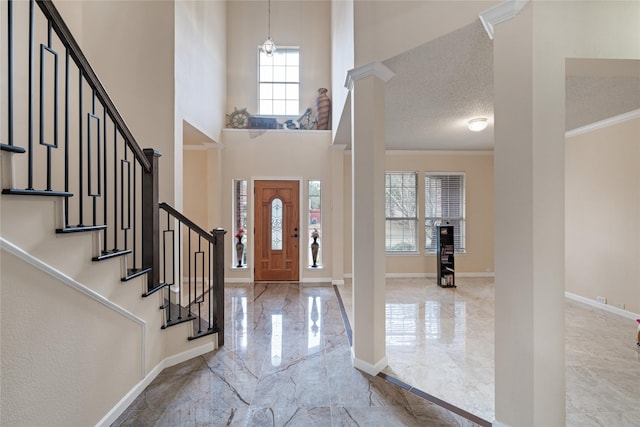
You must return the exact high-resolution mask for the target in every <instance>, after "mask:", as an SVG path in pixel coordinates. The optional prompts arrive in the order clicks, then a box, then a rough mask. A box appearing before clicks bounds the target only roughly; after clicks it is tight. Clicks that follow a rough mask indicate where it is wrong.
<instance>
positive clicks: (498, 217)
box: [483, 1, 566, 427]
mask: <svg viewBox="0 0 640 427" xmlns="http://www.w3.org/2000/svg"><path fill="white" fill-rule="evenodd" d="M518 5H520V7H522V6H524V8H523V9H522V10H521V11H520V12H519V13H518V10H519V9H518V10H516V9H514V7H516V6H518ZM535 7H536V5H535V4H534V2H530V3H529V4H526V2H522V1H518V2H516V1H509V2H505V3H504V4H501V5H498V6H497V7H496V8H493V9H492V11H493V13H492V14H487V16H490V19H486V20H483V22H484V21H491V20H493V22H494V24H492V25H489V26H487V25H486V23H485V27H486V28H488V29H491V32H490V34H491V35H492V36H493V39H494V40H493V46H494V93H495V95H494V100H495V101H494V102H495V104H494V112H495V136H494V139H495V145H494V174H495V207H494V212H495V225H494V227H495V402H496V414H495V420H496V421H495V422H494V425H496V426H514V427H515V426H532V427H533V426H558V425H565V394H566V392H565V350H564V348H565V343H564V329H565V320H564V256H565V255H564V114H563V112H562V113H560V112H558V111H556V112H555V113H553V114H551V115H549V113H550V111H549V109H548V105H549V102H548V101H549V100H550V97H549V93H551V92H557V94H558V97H559V98H560V100H558V101H557V102H555V101H554V102H552V103H551V105H553V104H557V105H562V108H564V96H565V95H564V94H565V91H564V86H563V84H564V78H565V77H564V59H563V60H562V61H560V62H559V65H560V68H559V69H558V70H556V72H557V76H556V77H555V81H552V80H553V79H551V80H549V79H547V78H546V77H547V76H545V74H546V73H548V72H549V71H552V68H554V67H555V65H554V67H551V68H548V64H546V65H545V62H546V60H547V59H548V58H545V57H544V56H545V54H542V55H539V53H538V52H537V49H539V48H537V47H536V44H537V42H536V39H537V35H536V31H534V15H535V13H534V8H535ZM516 14H517V16H515V15H516ZM559 16H562V15H559ZM510 18H513V19H510ZM498 22H502V23H501V24H500V25H499V26H498V27H495V23H498ZM494 30H495V35H493V31H494ZM542 45H544V46H547V47H548V44H546V43H545V44H543V43H540V46H542ZM545 66H546V67H547V68H548V70H544V71H542V69H543V68H545ZM558 82H559V83H560V86H559V87H558V86H557V83H558Z"/></svg>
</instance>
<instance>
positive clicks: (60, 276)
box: [0, 195, 217, 425]
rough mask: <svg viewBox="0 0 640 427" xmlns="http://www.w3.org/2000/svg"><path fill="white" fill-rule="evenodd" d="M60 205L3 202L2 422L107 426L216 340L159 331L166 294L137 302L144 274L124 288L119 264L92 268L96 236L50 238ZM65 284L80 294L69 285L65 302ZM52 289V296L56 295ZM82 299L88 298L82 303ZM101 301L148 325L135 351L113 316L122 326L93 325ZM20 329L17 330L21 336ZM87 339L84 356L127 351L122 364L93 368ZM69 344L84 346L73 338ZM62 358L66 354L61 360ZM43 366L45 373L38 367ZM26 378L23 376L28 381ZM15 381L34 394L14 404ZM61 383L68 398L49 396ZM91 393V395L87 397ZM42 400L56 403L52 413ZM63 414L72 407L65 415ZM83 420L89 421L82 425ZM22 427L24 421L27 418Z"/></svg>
mask: <svg viewBox="0 0 640 427" xmlns="http://www.w3.org/2000/svg"><path fill="white" fill-rule="evenodd" d="M61 206H62V200H61V199H59V198H55V197H36V196H11V195H3V196H2V197H0V216H1V218H2V221H1V222H0V236H1V239H2V242H3V249H2V253H1V257H0V263H1V264H2V265H1V267H2V268H1V270H2V279H1V281H0V287H1V291H2V322H1V323H0V325H1V328H2V330H1V331H0V333H1V335H2V337H3V341H2V364H3V369H2V372H3V387H2V393H3V396H2V399H0V400H1V401H2V419H3V422H4V421H5V420H12V419H16V420H17V419H19V418H21V417H26V418H24V419H29V420H34V422H33V423H31V422H30V423H28V424H30V425H44V424H47V422H49V421H51V417H50V416H47V412H49V413H52V412H51V411H57V412H56V414H60V415H59V416H60V417H62V418H60V420H61V422H60V423H57V422H56V423H53V424H65V425H88V424H96V423H97V422H98V423H104V425H108V424H110V422H112V421H114V420H115V419H116V418H117V417H118V416H119V415H120V414H121V413H122V412H123V411H124V410H125V409H126V408H127V406H128V405H129V404H130V403H131V402H132V401H133V400H134V399H135V397H137V395H138V394H139V393H141V392H142V391H143V390H144V387H145V386H146V385H148V384H149V383H150V382H151V381H152V380H153V378H155V376H157V374H158V373H159V372H161V371H162V369H164V368H165V367H168V366H171V365H172V364H175V363H179V362H181V361H183V360H187V359H188V358H192V357H195V356H197V355H199V354H203V353H205V352H208V351H211V350H213V349H214V348H215V344H214V343H215V342H216V341H215V340H216V338H217V337H216V335H212V336H211V337H206V338H203V339H200V340H195V341H189V340H187V337H189V336H191V335H192V333H193V326H192V323H191V322H186V323H183V324H180V325H176V326H173V327H171V328H168V329H161V326H162V324H163V312H162V310H160V306H161V305H162V298H163V296H162V292H157V293H155V294H153V295H151V296H149V297H147V298H143V297H142V296H141V295H142V293H143V291H144V290H145V288H146V276H144V275H143V276H141V277H138V278H135V279H133V280H131V281H129V282H122V281H121V277H122V271H123V266H124V264H123V261H122V259H123V258H122V257H118V258H114V259H109V260H105V261H100V262H95V261H91V258H92V256H93V254H94V252H93V251H95V250H96V241H97V240H99V239H98V238H97V236H98V235H99V233H100V232H88V233H72V234H68V235H66V234H56V233H55V232H54V231H53V230H55V228H56V218H57V217H58V216H59V215H60V208H61ZM14 240H16V241H17V242H16V241H14ZM9 246H11V247H15V248H17V249H16V250H17V253H20V256H21V257H22V258H19V260H22V261H19V260H16V259H14V258H15V255H13V254H10V253H8V252H7V249H6V248H7V247H9ZM23 258H24V259H23ZM25 259H26V260H31V262H29V261H25ZM43 274H44V276H43ZM23 282H24V283H23ZM69 283H75V284H79V286H78V287H73V286H71V288H72V289H74V291H73V292H72V295H74V296H73V297H69V295H68V289H67V288H69V286H63V285H64V284H67V285H68V284H69ZM52 289H56V290H57V291H56V292H52ZM61 289H64V290H61ZM78 289H82V290H83V291H78ZM87 295H91V297H89V298H87ZM92 297H96V298H97V300H96V298H93V299H91V298H92ZM78 299H80V301H84V302H79V301H78ZM103 300H104V301H106V302H107V304H109V305H113V306H117V307H120V308H121V309H122V310H124V312H126V313H130V314H131V316H133V317H134V318H136V319H142V321H143V322H144V326H141V325H138V326H137V327H138V328H143V329H144V331H145V332H144V333H141V332H140V333H139V335H138V336H137V338H136V339H135V340H134V341H135V342H136V344H135V350H134V349H132V345H133V344H132V343H131V342H130V341H131V339H132V338H131V337H130V335H131V333H132V332H126V333H125V334H124V336H121V333H120V332H119V333H117V334H112V333H109V332H108V331H110V330H111V328H112V326H113V325H114V324H120V323H121V322H122V320H121V319H120V318H119V317H118V318H117V319H120V320H114V319H112V318H109V319H107V320H104V321H99V320H98V319H99V318H100V316H97V317H98V319H97V318H96V313H98V314H99V313H102V312H103V311H104V309H103V308H99V309H96V307H98V306H104V304H103V303H102V302H101V301H103ZM72 301H73V302H74V303H71V302H72ZM78 310H80V312H81V314H80V313H78ZM27 313H28V314H27ZM120 317H122V316H120ZM33 319H36V320H33ZM14 321H15V322H18V324H15V323H14ZM30 322H35V323H36V324H38V329H36V330H37V331H40V333H37V334H35V335H36V336H35V337H34V336H32V335H33V334H32V333H31V332H30V330H31V329H34V328H35V325H32V326H27V324H28V323H30ZM129 322H131V320H129ZM134 323H135V322H134ZM125 324H126V322H125ZM61 325H63V326H61ZM13 328H15V330H14V329H13ZM129 328H130V326H129ZM126 329H127V328H125V330H126ZM20 330H23V333H22V335H20V333H19V331H20ZM60 331H64V333H63V334H62V338H63V339H60V336H59V335H60V334H61V333H60ZM74 331H75V332H74ZM88 333H90V334H91V335H90V336H91V341H90V342H91V343H92V346H91V347H90V349H93V348H98V349H101V350H102V351H103V353H100V354H107V355H109V354H110V352H113V351H114V349H115V350H117V351H121V350H123V349H124V348H126V349H127V351H126V357H124V358H119V357H113V355H111V357H109V360H110V362H113V364H111V365H106V366H107V367H105V365H103V366H101V367H100V366H97V365H98V364H96V360H97V359H98V357H97V356H96V354H94V353H92V351H91V350H87V349H86V346H84V344H83V343H86V342H87V339H88V338H86V334H88ZM74 337H75V338H77V337H84V339H80V340H79V341H78V340H75V338H74ZM61 354H64V355H65V357H61V356H60V355H61ZM52 363H53V365H55V369H54V367H53V365H52ZM87 363H90V364H91V365H92V366H95V370H93V371H91V372H93V374H92V375H88V374H87V373H86V372H84V371H82V369H86V364H87ZM101 363H106V362H101ZM32 365H33V366H32ZM40 366H46V367H47V368H48V369H46V370H41V369H39V367H40ZM79 367H85V368H82V369H78V368H79ZM112 371H113V372H112ZM115 371H118V372H126V373H127V375H126V377H127V378H126V380H125V381H124V382H122V381H116V379H117V378H120V377H119V376H118V375H117V374H114V372H115ZM27 372H28V373H29V374H28V375H27V374H25V373H27ZM60 373H64V375H65V378H67V379H66V380H61V379H60V378H59V375H58V374H60ZM13 381H15V382H17V383H19V384H20V387H21V389H20V390H23V394H20V393H18V394H19V395H20V396H21V397H26V396H31V397H30V398H28V399H15V400H14V399H11V398H10V396H11V393H12V391H11V390H12V388H13V387H9V386H8V385H9V384H11V383H12V382H13ZM114 381H115V382H117V384H114ZM57 383H60V386H62V385H63V384H66V387H68V389H72V391H69V393H60V392H59V391H58V392H56V393H53V392H52V391H51V390H53V389H55V384H57ZM5 384H7V386H6V387H5ZM96 388H97V389H98V390H95V389H96ZM89 389H90V390H92V391H91V392H86V391H87V390H89ZM73 390H84V391H85V392H86V393H75V392H73ZM43 391H47V392H49V393H51V394H57V395H61V396H66V397H65V399H64V402H60V401H59V399H57V398H54V397H52V396H49V393H47V395H45V396H40V393H41V392H43ZM5 393H7V394H6V395H4V394H5ZM33 396H40V397H38V398H37V401H38V402H41V401H42V404H40V403H39V404H38V405H35V406H34V405H33V401H34V400H33ZM5 397H7V400H5ZM47 402H55V404H52V407H51V408H48V407H47V406H46V405H47ZM60 405H62V406H60ZM67 407H71V408H72V409H73V410H69V411H68V412H67V411H66V408H67ZM47 408H48V409H47ZM39 415H40V416H42V417H43V418H42V420H40V421H41V422H35V417H38V416H39ZM5 416H6V417H7V418H5ZM14 416H15V417H17V418H15V417H14ZM57 416H58V415H56V417H57ZM65 417H66V418H65ZM63 418H64V422H63V421H62V419H63ZM88 419H90V420H91V421H90V422H84V421H86V420H88ZM9 424H11V425H15V424H12V423H9ZM18 424H24V420H22V421H20V423H18Z"/></svg>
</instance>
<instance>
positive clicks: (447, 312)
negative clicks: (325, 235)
mask: <svg viewBox="0 0 640 427" xmlns="http://www.w3.org/2000/svg"><path fill="white" fill-rule="evenodd" d="M456 284H457V285H458V287H457V288H455V289H444V288H440V287H438V286H436V285H435V282H434V281H433V280H432V279H389V280H387V289H386V327H387V357H388V359H389V366H388V367H387V368H386V369H385V370H384V371H383V372H385V373H387V374H389V375H391V376H393V377H396V378H398V379H400V380H401V381H404V382H406V383H408V384H410V385H411V386H413V387H416V388H418V389H420V390H422V391H424V392H426V393H429V394H430V395H433V396H435V397H437V398H440V399H442V400H444V401H446V402H448V403H450V404H452V405H455V406H457V407H459V408H461V409H464V410H466V411H468V412H471V413H473V414H475V415H478V416H480V417H481V418H483V419H485V420H493V419H494V414H495V409H494V397H495V393H494V384H495V382H494V372H495V371H494V330H495V327H494V286H493V279H487V278H457V279H456ZM340 293H341V296H342V298H343V300H344V303H345V304H344V305H345V308H346V310H347V313H348V315H349V316H351V313H350V308H351V287H350V285H349V284H348V283H347V284H346V285H344V286H341V287H340ZM565 307H566V316H565V318H566V321H565V325H561V326H564V327H565V334H566V393H567V397H566V411H567V425H568V426H576V427H578V426H580V427H582V426H613V427H625V426H638V425H640V393H639V391H640V350H639V349H638V347H637V346H636V344H635V336H636V335H635V334H636V328H637V325H636V323H635V322H634V321H633V320H630V319H626V318H623V317H621V316H618V315H615V314H611V313H607V312H604V311H602V310H599V309H595V308H591V307H589V306H586V305H584V304H581V303H577V302H574V301H570V300H567V301H566V305H565Z"/></svg>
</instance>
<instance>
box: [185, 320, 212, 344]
mask: <svg viewBox="0 0 640 427" xmlns="http://www.w3.org/2000/svg"><path fill="white" fill-rule="evenodd" d="M218 332H220V329H219V328H215V327H213V326H210V325H209V322H207V321H206V320H204V319H202V325H201V328H200V332H198V319H197V318H196V319H195V320H194V322H193V335H192V336H190V337H188V338H187V339H188V340H189V341H193V340H197V339H198V338H202V337H206V336H207V335H213V334H215V333H218Z"/></svg>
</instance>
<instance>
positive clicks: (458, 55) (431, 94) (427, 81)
mask: <svg viewBox="0 0 640 427" xmlns="http://www.w3.org/2000/svg"><path fill="white" fill-rule="evenodd" d="M384 64H385V65H386V66H387V67H389V68H390V69H391V70H392V71H393V72H394V73H396V75H395V77H393V78H392V79H391V80H389V82H388V83H387V85H386V89H387V90H386V117H387V120H386V132H387V135H386V139H387V148H388V149H405V150H407V149H425V148H428V149H432V150H470V149H471V150H486V149H491V148H492V147H493V46H492V42H491V40H489V37H487V34H486V32H485V31H484V29H483V27H482V24H481V23H480V21H479V20H478V21H477V22H476V23H474V24H471V25H468V26H466V27H463V28H461V29H459V30H457V31H454V32H452V33H449V34H447V35H445V36H443V37H440V38H439V39H436V40H434V41H432V42H429V43H426V44H424V45H422V46H419V47H417V48H415V49H412V50H410V51H407V52H405V53H403V54H401V55H398V56H396V57H393V58H390V59H389V60H387V61H384ZM478 116H482V117H487V118H489V123H490V124H489V127H488V128H487V129H486V130H485V131H483V132H470V131H469V130H468V129H467V127H466V122H467V121H468V120H470V119H472V118H474V117H478Z"/></svg>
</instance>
